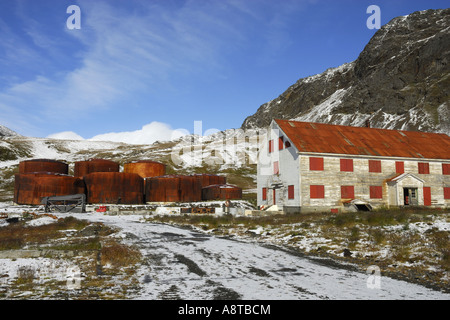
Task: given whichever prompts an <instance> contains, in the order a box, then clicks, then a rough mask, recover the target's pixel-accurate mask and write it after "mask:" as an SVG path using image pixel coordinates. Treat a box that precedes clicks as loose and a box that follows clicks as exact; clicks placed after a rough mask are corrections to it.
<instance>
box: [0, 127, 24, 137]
mask: <svg viewBox="0 0 450 320" xmlns="http://www.w3.org/2000/svg"><path fill="white" fill-rule="evenodd" d="M17 136H20V135H19V134H18V133H17V132H15V131H13V130H11V129H9V128H7V127H5V126H2V125H1V124H0V138H2V137H17Z"/></svg>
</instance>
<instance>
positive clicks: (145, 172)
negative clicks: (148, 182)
mask: <svg viewBox="0 0 450 320" xmlns="http://www.w3.org/2000/svg"><path fill="white" fill-rule="evenodd" d="M123 172H127V173H137V174H138V175H140V176H141V177H142V178H148V177H158V176H163V175H165V174H166V165H165V164H163V163H160V162H156V161H151V160H142V161H136V162H130V163H125V165H124V166H123Z"/></svg>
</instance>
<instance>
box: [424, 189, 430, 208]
mask: <svg viewBox="0 0 450 320" xmlns="http://www.w3.org/2000/svg"><path fill="white" fill-rule="evenodd" d="M423 205H424V206H431V188H430V187H423Z"/></svg>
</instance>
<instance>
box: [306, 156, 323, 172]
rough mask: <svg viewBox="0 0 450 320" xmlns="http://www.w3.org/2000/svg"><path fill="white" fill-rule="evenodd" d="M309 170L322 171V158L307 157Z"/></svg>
mask: <svg viewBox="0 0 450 320" xmlns="http://www.w3.org/2000/svg"><path fill="white" fill-rule="evenodd" d="M309 170H311V171H323V158H314V157H310V158H309Z"/></svg>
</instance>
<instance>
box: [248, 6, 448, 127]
mask: <svg viewBox="0 0 450 320" xmlns="http://www.w3.org/2000/svg"><path fill="white" fill-rule="evenodd" d="M449 94H450V9H445V10H426V11H420V12H415V13H412V14H410V15H408V16H403V17H397V18H395V19H393V20H391V21H390V22H389V23H388V24H386V25H385V26H383V27H382V28H381V29H380V30H378V31H377V32H376V33H375V35H374V36H373V37H372V39H371V40H370V41H369V43H368V44H367V45H366V47H365V48H364V50H363V51H362V52H361V54H360V56H359V57H358V59H357V60H355V61H353V62H351V63H346V64H344V65H342V66H340V67H337V68H331V69H328V70H326V71H325V72H323V73H321V74H318V75H314V76H311V77H307V78H303V79H300V80H298V81H297V82H296V83H295V84H293V85H292V86H291V87H289V88H288V89H287V90H286V91H285V92H284V93H282V94H281V95H280V96H279V97H278V98H276V99H274V100H272V101H270V102H267V103H265V104H263V105H262V106H261V107H260V108H259V109H258V110H257V112H256V113H255V114H254V115H251V116H249V117H248V118H247V119H245V121H244V123H243V124H242V128H244V129H247V128H261V127H265V126H267V125H268V124H269V123H270V121H271V120H272V119H274V118H279V119H296V120H299V121H315V122H325V123H332V124H341V125H351V126H361V125H364V124H365V122H366V120H369V121H370V123H371V126H372V127H377V128H386V129H401V130H420V131H433V132H442V133H446V134H450V99H449Z"/></svg>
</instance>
